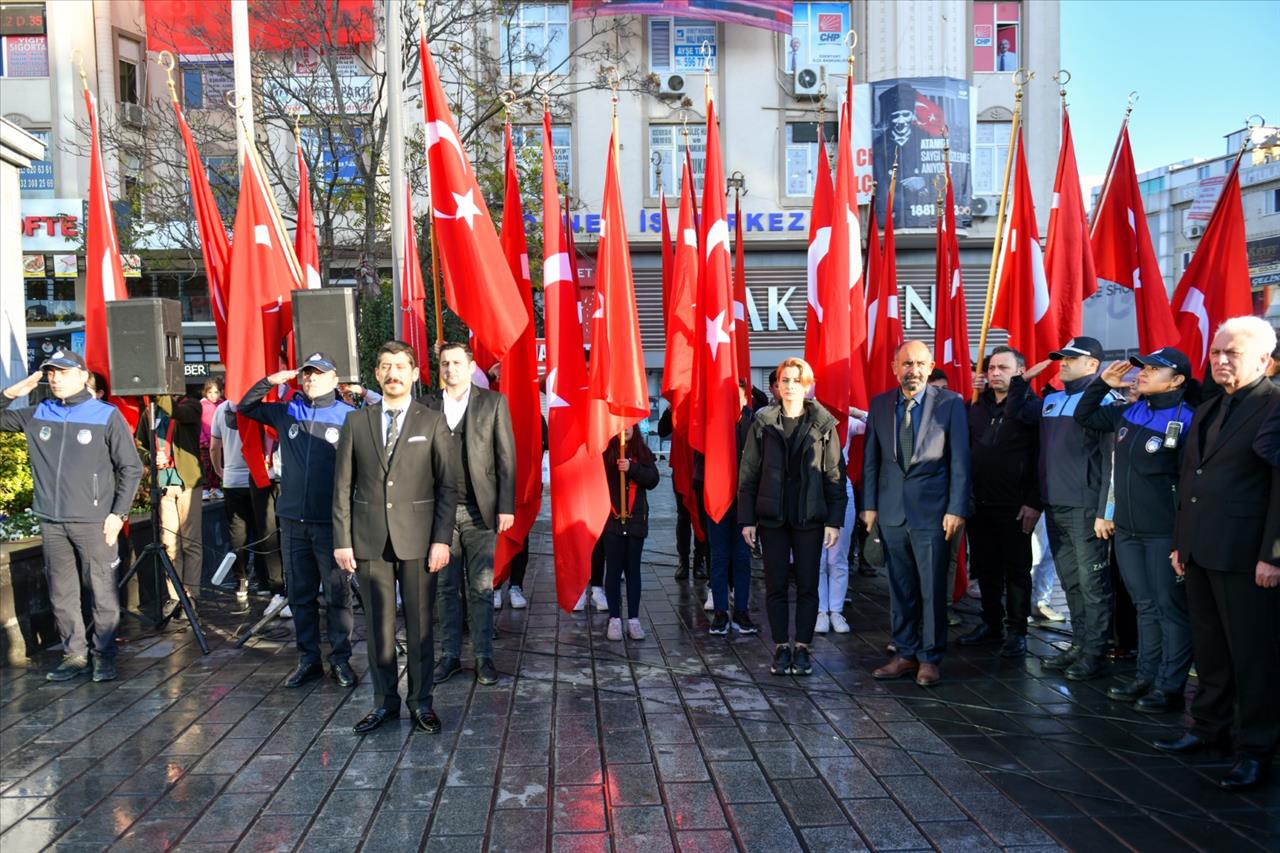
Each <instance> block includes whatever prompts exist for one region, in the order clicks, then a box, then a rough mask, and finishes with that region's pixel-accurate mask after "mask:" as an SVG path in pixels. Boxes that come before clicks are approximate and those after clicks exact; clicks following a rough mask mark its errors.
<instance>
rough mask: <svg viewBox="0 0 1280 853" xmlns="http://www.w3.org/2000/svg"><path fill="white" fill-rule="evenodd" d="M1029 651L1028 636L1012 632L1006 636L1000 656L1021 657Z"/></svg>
mask: <svg viewBox="0 0 1280 853" xmlns="http://www.w3.org/2000/svg"><path fill="white" fill-rule="evenodd" d="M1026 653H1027V638H1026V636H1024V635H1023V634H1010V635H1009V636H1007V637H1005V638H1004V645H1002V646H1001V647H1000V657H1002V658H1020V657H1023V656H1024V655H1026Z"/></svg>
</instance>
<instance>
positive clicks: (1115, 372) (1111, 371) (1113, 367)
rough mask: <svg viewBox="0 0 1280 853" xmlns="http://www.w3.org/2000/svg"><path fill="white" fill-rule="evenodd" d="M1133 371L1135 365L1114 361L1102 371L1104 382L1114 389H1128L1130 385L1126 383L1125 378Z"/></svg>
mask: <svg viewBox="0 0 1280 853" xmlns="http://www.w3.org/2000/svg"><path fill="white" fill-rule="evenodd" d="M1132 369H1133V365H1132V364H1130V363H1129V362H1127V361H1113V362H1111V363H1110V364H1108V365H1107V369H1106V370H1104V371H1102V381H1103V382H1105V383H1107V384H1108V385H1110V386H1111V387H1112V388H1128V387H1129V383H1128V382H1125V381H1124V377H1125V374H1127V373H1128V372H1129V371H1130V370H1132Z"/></svg>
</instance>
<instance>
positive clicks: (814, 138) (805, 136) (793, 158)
mask: <svg viewBox="0 0 1280 853" xmlns="http://www.w3.org/2000/svg"><path fill="white" fill-rule="evenodd" d="M838 127H839V126H838V125H837V124H836V122H834V121H828V122H823V126H822V135H823V137H824V138H825V139H826V142H827V145H826V148H827V156H828V160H827V163H828V164H830V162H831V160H830V158H831V157H833V156H835V153H836V134H837V132H838ZM818 157H819V154H818V126H817V124H816V123H815V122H811V121H804V122H788V123H787V147H786V168H787V171H786V176H787V185H786V190H785V193H786V195H787V196H788V197H789V198H809V197H810V196H812V195H813V182H814V179H815V177H816V175H817V174H818V172H817V170H818Z"/></svg>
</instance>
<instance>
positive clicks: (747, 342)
mask: <svg viewBox="0 0 1280 853" xmlns="http://www.w3.org/2000/svg"><path fill="white" fill-rule="evenodd" d="M744 249H745V247H744V246H743V241H742V199H741V197H739V196H738V195H736V194H735V195H734V199H733V354H734V356H735V358H737V361H738V378H739V379H742V380H746V381H747V382H750V381H751V319H750V317H749V316H748V315H747V263H746V256H745V254H744Z"/></svg>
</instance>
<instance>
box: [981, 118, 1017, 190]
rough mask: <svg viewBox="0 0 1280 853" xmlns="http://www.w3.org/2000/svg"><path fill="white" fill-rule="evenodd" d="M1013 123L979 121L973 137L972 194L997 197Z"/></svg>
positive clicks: (1002, 178)
mask: <svg viewBox="0 0 1280 853" xmlns="http://www.w3.org/2000/svg"><path fill="white" fill-rule="evenodd" d="M1012 132H1013V123H1012V122H1008V121H980V122H978V127H977V131H976V132H975V133H974V135H973V194H974V195H999V194H1000V189H1001V187H1000V185H1001V184H1002V183H1003V182H1004V167H1005V162H1006V161H1007V160H1008V159H1009V136H1010V134H1011V133H1012Z"/></svg>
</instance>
